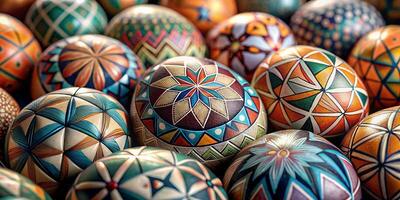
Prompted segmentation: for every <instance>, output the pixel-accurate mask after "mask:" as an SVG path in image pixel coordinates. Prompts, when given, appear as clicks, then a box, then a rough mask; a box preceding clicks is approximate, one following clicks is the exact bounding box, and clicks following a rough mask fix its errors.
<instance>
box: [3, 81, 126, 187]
mask: <svg viewBox="0 0 400 200" xmlns="http://www.w3.org/2000/svg"><path fill="white" fill-rule="evenodd" d="M127 117H128V116H127V113H126V111H125V109H124V108H123V107H122V105H120V104H119V103H118V102H117V101H116V100H115V99H113V98H112V97H110V96H108V95H105V94H104V93H102V92H99V91H97V90H92V89H85V88H68V89H64V90H57V91H55V92H52V93H49V94H47V95H45V96H42V97H41V98H39V99H37V100H35V101H33V102H32V103H30V104H29V105H28V106H26V107H25V108H24V109H22V111H21V112H20V114H19V115H18V116H17V118H16V119H15V120H14V122H13V124H12V126H11V128H10V129H9V131H8V133H7V138H6V150H7V151H6V158H5V160H6V162H7V163H8V165H9V166H10V168H11V169H13V170H15V171H17V172H19V173H21V174H22V175H24V176H26V177H28V178H30V179H31V180H33V181H34V182H35V183H37V184H38V185H40V186H42V187H43V188H44V189H46V190H47V191H48V192H50V193H52V194H55V191H56V189H57V188H58V186H59V184H61V185H62V184H64V183H65V182H64V181H68V180H69V179H71V178H74V177H75V176H76V175H77V174H78V173H79V172H81V171H82V170H83V169H85V168H86V167H88V166H89V165H90V164H92V162H94V161H95V160H97V159H99V158H102V157H104V156H106V155H109V154H111V153H112V152H117V151H120V150H122V149H125V148H128V147H130V137H129V131H128V126H127Z"/></svg>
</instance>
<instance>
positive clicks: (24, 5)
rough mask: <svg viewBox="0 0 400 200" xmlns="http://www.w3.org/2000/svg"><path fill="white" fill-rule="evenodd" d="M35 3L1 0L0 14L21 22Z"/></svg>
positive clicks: (28, 0) (30, 0) (22, 0)
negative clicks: (10, 16)
mask: <svg viewBox="0 0 400 200" xmlns="http://www.w3.org/2000/svg"><path fill="white" fill-rule="evenodd" d="M35 1H36V0H2V1H1V3H0V12H1V13H6V14H9V15H12V16H14V17H16V18H18V19H20V20H23V19H24V18H25V15H26V12H27V11H28V9H29V8H30V7H31V5H32V4H33V3H34V2H35Z"/></svg>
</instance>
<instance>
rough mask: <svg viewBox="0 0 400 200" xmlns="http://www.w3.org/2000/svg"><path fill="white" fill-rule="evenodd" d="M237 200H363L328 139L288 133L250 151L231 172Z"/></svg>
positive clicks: (229, 182) (228, 180)
mask: <svg viewBox="0 0 400 200" xmlns="http://www.w3.org/2000/svg"><path fill="white" fill-rule="evenodd" d="M223 181H224V187H225V188H227V192H228V195H229V197H230V198H232V199H238V200H239V199H250V200H256V199H285V200H290V199H306V200H312V199H351V200H359V199H361V186H360V179H359V178H358V177H357V174H356V172H355V170H354V168H353V166H352V165H351V163H350V161H349V160H348V159H347V158H346V157H345V156H344V155H343V154H342V153H341V152H340V150H339V149H338V148H336V147H335V146H334V145H333V144H332V143H330V142H328V141H327V140H326V139H324V138H322V137H320V136H318V135H315V134H313V133H311V132H308V131H302V130H284V131H278V132H274V133H270V134H267V135H265V136H264V137H262V138H260V139H258V140H256V141H255V142H254V143H252V144H250V145H249V146H246V147H245V148H244V149H243V150H242V151H241V152H240V153H239V154H238V155H237V157H236V159H235V160H234V161H233V163H232V164H231V165H230V167H229V168H228V169H227V171H226V174H225V177H224V180H223Z"/></svg>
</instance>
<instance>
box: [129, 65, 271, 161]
mask: <svg viewBox="0 0 400 200" xmlns="http://www.w3.org/2000/svg"><path fill="white" fill-rule="evenodd" d="M131 116H132V120H133V122H134V123H133V125H134V127H135V129H134V135H135V137H137V138H139V143H140V144H141V145H153V146H160V147H163V148H167V149H171V150H175V151H178V152H182V153H185V154H189V155H191V156H193V157H195V158H198V159H199V160H201V161H203V162H208V161H210V162H211V161H215V162H216V161H218V160H221V159H224V158H226V157H228V156H230V155H234V154H235V152H238V151H239V150H240V149H241V148H242V147H243V146H244V145H246V144H247V143H248V142H250V141H253V140H254V139H256V138H257V137H259V136H260V135H263V134H265V132H266V116H265V113H264V107H263V105H262V103H261V99H260V98H259V97H258V95H257V94H256V92H255V91H254V89H252V88H251V87H250V86H249V84H248V83H247V81H245V80H244V79H243V78H242V77H240V76H239V75H237V74H236V73H234V72H233V71H231V70H229V69H228V68H226V67H225V66H223V65H221V64H219V63H217V62H215V61H212V60H207V59H198V58H194V57H176V58H172V59H169V60H166V61H164V62H163V63H161V64H160V65H157V66H155V67H153V68H151V69H150V70H149V71H147V73H146V74H145V75H144V79H143V80H142V81H141V82H140V84H138V87H137V88H136V92H135V95H134V99H133V101H132V106H131Z"/></svg>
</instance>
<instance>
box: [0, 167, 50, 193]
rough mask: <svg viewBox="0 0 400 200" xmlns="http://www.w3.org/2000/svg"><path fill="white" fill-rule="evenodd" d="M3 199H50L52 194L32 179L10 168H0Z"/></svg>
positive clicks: (0, 185)
mask: <svg viewBox="0 0 400 200" xmlns="http://www.w3.org/2000/svg"><path fill="white" fill-rule="evenodd" d="M0 198H1V199H32V200H50V199H51V198H50V196H49V195H48V194H47V193H46V192H45V191H44V190H43V189H42V188H40V187H39V186H37V185H35V184H34V183H32V181H31V180H29V179H27V178H25V177H24V176H22V175H20V174H18V173H16V172H14V171H11V170H9V169H6V168H3V167H1V168H0Z"/></svg>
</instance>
